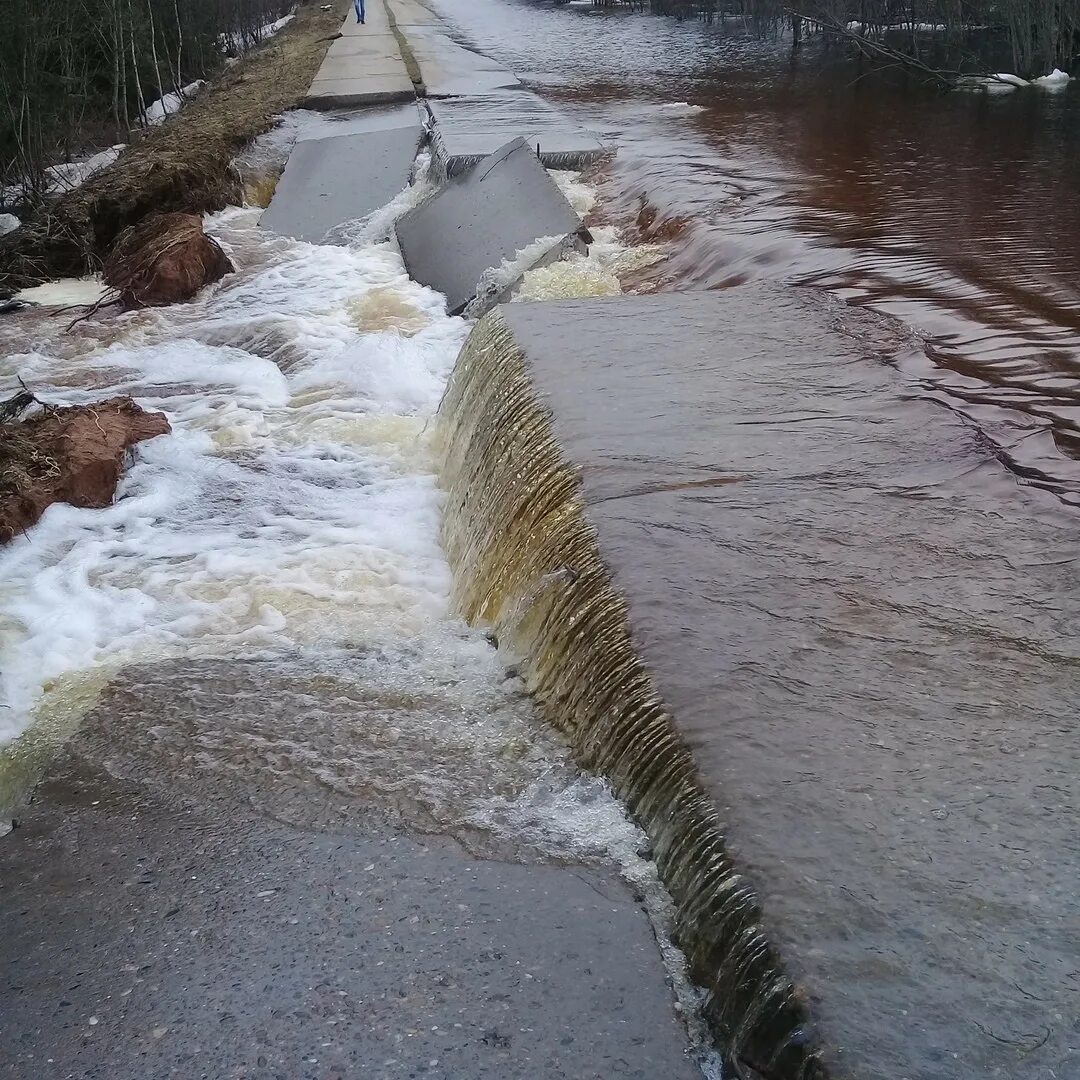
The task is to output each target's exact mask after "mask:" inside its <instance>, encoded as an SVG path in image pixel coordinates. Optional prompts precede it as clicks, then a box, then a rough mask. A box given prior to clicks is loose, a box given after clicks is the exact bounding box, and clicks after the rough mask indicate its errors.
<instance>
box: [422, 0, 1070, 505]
mask: <svg viewBox="0 0 1080 1080" xmlns="http://www.w3.org/2000/svg"><path fill="white" fill-rule="evenodd" d="M435 6H436V7H437V8H438V9H439V11H440V13H441V14H443V15H444V16H445V17H447V18H448V19H450V20H451V21H452V22H453V23H455V24H456V25H457V26H458V27H459V28H460V31H461V33H462V35H463V38H464V39H465V40H469V41H472V42H474V43H475V44H476V45H477V47H479V48H481V49H482V50H483V51H485V52H487V53H489V54H491V55H493V56H494V57H495V58H496V59H497V60H499V61H501V62H502V63H504V64H506V66H508V67H510V68H511V69H513V70H514V71H515V72H516V73H517V74H518V75H519V76H520V77H521V78H523V79H524V80H525V81H526V82H527V83H528V84H530V85H532V86H533V87H535V88H538V89H540V90H541V92H542V93H543V95H544V96H545V97H548V98H550V99H551V100H552V101H555V102H557V103H558V104H559V105H560V106H561V107H563V108H564V109H565V110H566V111H568V112H569V113H570V114H571V115H572V116H573V117H574V119H576V120H577V121H578V122H580V123H582V124H584V125H586V126H588V127H591V128H593V129H594V130H597V131H601V132H603V133H605V134H606V135H607V136H608V137H609V139H610V140H611V141H612V143H614V144H615V145H617V146H618V154H617V156H616V158H615V160H614V162H613V163H612V165H611V167H610V171H609V173H608V175H607V178H606V183H605V185H604V188H603V194H604V197H605V199H606V200H608V205H609V209H610V210H611V212H613V213H615V214H621V215H622V216H623V218H624V219H629V218H633V217H634V216H635V215H637V213H638V211H639V209H640V208H641V206H642V204H645V205H646V206H647V208H648V209H647V215H648V217H649V218H651V219H652V229H653V230H660V234H661V236H664V235H671V234H677V235H676V240H675V242H674V243H673V245H672V248H671V251H670V262H669V266H668V273H669V281H670V284H671V285H672V286H673V287H677V288H715V287H723V286H725V285H731V284H736V283H739V282H742V281H747V280H755V279H762V278H765V279H774V280H776V279H778V280H782V281H787V282H796V283H800V284H808V285H816V286H819V287H823V288H826V289H829V290H831V291H834V292H835V293H837V294H838V295H840V296H842V297H844V298H846V299H849V300H851V301H854V302H858V303H865V304H869V305H872V306H873V307H874V308H875V309H877V310H879V311H882V312H886V313H888V314H890V315H894V316H896V317H897V318H898V319H900V320H902V322H903V323H904V324H905V325H906V326H908V327H909V328H910V329H911V331H912V332H913V333H915V334H917V335H918V336H919V337H920V338H921V339H923V340H924V342H925V344H924V345H923V347H921V348H919V349H916V350H913V351H912V353H911V354H910V355H908V356H905V357H904V358H903V361H902V362H903V364H904V366H905V368H906V369H907V370H908V371H909V372H910V374H911V376H912V377H913V379H914V380H916V381H917V382H918V384H919V385H920V386H921V388H922V390H923V392H924V393H926V394H927V395H929V396H933V397H934V398H935V399H937V400H939V401H941V402H942V403H943V404H945V405H946V406H947V407H949V408H952V409H955V410H957V411H959V412H961V413H962V414H963V415H964V416H966V417H969V418H970V419H971V420H972V422H974V423H976V424H977V425H978V426H979V427H980V428H981V429H982V430H983V431H984V432H985V433H986V435H987V437H988V438H990V439H991V441H992V442H993V443H994V445H995V446H996V447H998V449H999V451H1000V453H1001V455H1002V459H1003V460H1004V461H1006V462H1007V463H1008V464H1009V466H1010V468H1012V469H1013V470H1014V472H1015V474H1016V475H1017V477H1018V478H1021V479H1022V480H1023V481H1024V482H1025V483H1032V484H1038V485H1041V486H1045V487H1046V488H1048V489H1050V490H1051V491H1053V492H1055V493H1057V494H1058V496H1059V497H1060V498H1061V499H1062V500H1063V501H1066V502H1069V503H1075V502H1076V501H1077V500H1080V465H1078V464H1077V458H1078V457H1080V427H1078V424H1077V421H1078V413H1077V405H1078V403H1080V393H1078V386H1080V384H1078V380H1077V376H1078V373H1080V366H1078V364H1080V245H1078V244H1077V242H1076V241H1077V238H1078V237H1080V171H1078V169H1077V165H1078V163H1080V86H1078V85H1077V84H1074V85H1073V86H1071V87H1070V88H1068V89H1067V90H1065V91H1063V92H1060V93H1050V92H1046V91H1041V90H1037V89H1035V88H1030V89H1027V90H1023V91H1020V90H1016V91H1005V92H997V93H989V94H987V93H983V92H978V93H971V92H953V93H948V94H946V93H942V92H940V91H939V90H938V89H937V88H936V87H934V86H929V85H926V84H923V83H920V82H918V81H916V80H913V79H909V78H905V77H903V76H902V75H897V73H895V72H890V73H886V74H885V75H884V76H881V75H868V74H867V73H866V71H864V70H860V69H859V68H857V67H856V66H854V65H852V64H849V63H846V62H841V61H840V60H838V59H830V58H828V57H824V58H823V57H822V56H821V54H820V52H819V51H817V50H815V48H813V47H809V48H807V49H806V50H805V51H804V52H803V53H802V54H801V55H800V56H799V58H798V59H797V60H795V61H792V60H791V57H790V54H789V51H788V49H787V48H786V47H785V46H784V45H778V44H775V43H772V42H761V41H758V40H756V39H754V38H748V37H747V36H745V35H742V34H739V33H737V30H738V24H734V23H728V24H726V28H725V27H719V26H704V25H703V24H701V23H698V22H678V21H676V20H674V19H671V18H664V17H659V16H650V15H640V14H631V13H627V12H610V11H604V10H602V9H594V8H592V7H591V6H587V5H583V6H579V5H577V4H572V5H569V6H567V7H554V6H552V5H549V4H547V3H543V2H539V3H536V2H530V0H455V2H454V3H453V4H450V3H444V2H441V0H440V2H438V3H436V5H435ZM684 106H685V107H684ZM654 214H655V216H654Z"/></svg>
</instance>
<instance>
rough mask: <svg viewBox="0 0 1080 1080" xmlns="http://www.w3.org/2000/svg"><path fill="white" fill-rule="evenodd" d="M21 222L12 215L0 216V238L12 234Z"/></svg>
mask: <svg viewBox="0 0 1080 1080" xmlns="http://www.w3.org/2000/svg"><path fill="white" fill-rule="evenodd" d="M21 224H22V222H21V221H20V220H19V219H18V218H17V217H16V216H15V215H14V214H0V236H3V235H4V234H5V233H9V232H14V231H15V230H16V229H17V228H18V227H19V226H20V225H21Z"/></svg>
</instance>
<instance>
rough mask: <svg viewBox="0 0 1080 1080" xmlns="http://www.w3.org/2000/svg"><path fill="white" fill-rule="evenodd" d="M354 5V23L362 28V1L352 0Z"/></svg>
mask: <svg viewBox="0 0 1080 1080" xmlns="http://www.w3.org/2000/svg"><path fill="white" fill-rule="evenodd" d="M353 3H354V4H355V5H356V21H357V22H358V23H359V24H360V25H361V26H363V25H364V0H353Z"/></svg>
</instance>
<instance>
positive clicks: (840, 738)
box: [496, 285, 1080, 1080]
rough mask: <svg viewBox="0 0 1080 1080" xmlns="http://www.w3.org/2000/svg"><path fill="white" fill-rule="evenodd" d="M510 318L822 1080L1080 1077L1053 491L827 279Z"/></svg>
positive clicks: (1073, 844)
mask: <svg viewBox="0 0 1080 1080" xmlns="http://www.w3.org/2000/svg"><path fill="white" fill-rule="evenodd" d="M499 314H500V316H501V318H502V319H503V320H504V321H505V323H506V325H507V326H508V327H509V329H510V330H511V332H512V334H513V338H514V341H515V342H516V344H517V345H518V347H520V349H521V350H522V352H523V353H524V356H525V361H526V366H527V369H528V372H529V374H530V376H531V379H532V381H533V385H534V387H535V390H536V393H537V396H538V398H539V400H540V401H541V402H542V403H543V404H545V405H546V406H547V407H548V408H549V409H550V411H551V414H552V417H553V421H552V423H553V431H554V435H555V437H556V439H557V441H558V443H559V445H560V447H561V449H562V452H563V454H564V455H565V457H566V458H567V460H568V462H569V463H570V464H571V466H572V467H573V468H574V469H575V471H576V472H577V473H578V474H579V475H580V477H581V483H582V487H581V497H582V498H583V499H584V502H585V505H586V516H587V519H588V521H589V523H590V524H591V525H592V526H593V527H594V528H595V529H596V533H597V542H598V547H599V553H600V556H601V559H602V561H603V564H604V565H605V567H606V568H607V570H608V572H609V573H610V574H611V576H612V579H613V582H614V585H615V586H616V588H617V590H618V591H619V592H620V593H621V594H622V596H623V597H624V598H625V600H626V601H627V603H628V620H629V624H630V628H631V631H632V634H633V638H634V641H635V644H636V649H637V653H638V655H639V657H640V658H641V659H642V660H643V661H644V663H645V664H646V666H647V668H648V670H649V671H650V672H651V675H652V677H653V679H654V680H655V685H656V687H657V689H658V690H659V692H660V695H661V697H662V698H663V700H664V703H665V704H666V706H667V707H668V708H669V709H670V710H671V713H672V715H673V716H674V719H675V722H676V725H677V727H678V729H679V730H680V732H681V734H682V736H683V738H684V739H685V740H686V742H687V743H688V744H689V746H690V748H691V749H692V751H693V754H694V757H695V759H696V762H697V765H698V768H699V770H700V773H701V776H702V780H703V783H704V784H705V786H706V788H707V789H708V790H709V792H710V793H711V795H712V798H713V801H714V803H715V805H716V807H717V808H718V809H719V811H720V813H721V816H722V818H723V820H724V824H725V828H726V832H727V837H728V843H729V848H730V850H731V851H732V853H733V857H734V858H735V859H736V862H737V867H738V868H739V869H741V870H742V871H743V872H744V873H745V874H746V875H747V877H748V878H749V879H750V880H751V882H752V883H753V884H754V885H755V886H756V889H757V891H758V894H759V897H760V900H761V904H762V908H763V913H762V916H761V925H762V926H763V928H764V929H765V932H766V933H767V935H768V936H769V937H770V938H771V940H772V941H773V942H774V943H775V944H776V945H777V946H778V947H779V948H780V951H781V955H782V957H783V959H784V961H785V963H786V964H787V966H788V968H789V970H790V972H791V974H792V976H793V978H794V979H795V980H796V982H797V983H798V985H799V986H800V987H801V988H802V994H803V997H804V1000H805V1001H806V1002H807V1003H808V1005H809V1008H810V1011H811V1015H812V1018H813V1019H814V1020H815V1021H816V1027H817V1029H818V1030H819V1032H820V1036H821V1042H822V1045H823V1047H824V1050H825V1052H826V1055H827V1061H828V1064H829V1075H830V1076H835V1077H844V1078H849V1077H851V1078H857V1080H897V1078H899V1077H910V1078H912V1080H972V1078H974V1077H995V1078H1000V1080H1031V1078H1034V1077H1047V1078H1050V1077H1066V1076H1068V1077H1075V1076H1080V1041H1078V1038H1077V1031H1076V1024H1075V1021H1076V1018H1077V1016H1078V1011H1077V1010H1078V998H1077V993H1078V987H1077V982H1076V979H1077V974H1076V973H1077V972H1078V971H1080V924H1078V908H1077V882H1080V839H1078V838H1080V809H1078V808H1080V742H1078V740H1077V738H1076V722H1075V702H1076V700H1077V696H1078V694H1080V679H1078V676H1077V674H1076V668H1075V665H1074V664H1073V663H1072V662H1071V661H1069V662H1065V661H1064V660H1063V656H1064V654H1063V653H1061V652H1060V649H1061V646H1062V639H1061V637H1060V632H1059V631H1060V626H1062V625H1065V624H1066V622H1067V623H1068V624H1070V625H1071V623H1072V621H1074V620H1075V618H1076V610H1077V603H1076V599H1075V596H1073V595H1071V594H1070V592H1069V589H1068V587H1066V586H1063V582H1064V581H1065V580H1066V578H1067V575H1068V573H1070V572H1071V571H1064V570H1063V567H1062V566H1061V565H1060V564H1058V565H1057V567H1056V568H1053V567H1051V566H1050V562H1053V561H1055V558H1054V557H1053V556H1051V557H1049V559H1048V558H1047V553H1048V552H1062V551H1065V550H1070V549H1071V547H1072V545H1073V544H1074V541H1073V540H1072V539H1067V538H1066V536H1065V535H1064V531H1063V530H1062V529H1061V528H1060V526H1058V524H1057V523H1056V522H1055V521H1054V520H1053V519H1052V518H1049V517H1048V519H1041V514H1040V509H1039V508H1040V506H1041V496H1042V493H1041V492H1038V491H1034V490H1033V489H1023V488H1017V487H1016V485H1015V483H1014V482H1013V480H1012V479H1011V478H1010V477H1008V476H1007V474H1006V473H1005V471H1004V469H1003V468H1002V467H1001V465H1000V463H999V462H998V460H997V459H996V457H995V455H994V452H993V447H991V446H989V445H987V444H985V443H984V442H982V441H981V440H980V439H979V437H978V433H977V432H973V431H971V430H970V429H968V428H967V427H966V426H965V425H964V424H963V423H962V422H961V421H960V420H958V419H956V418H955V417H953V416H952V415H950V414H948V413H946V412H945V411H944V410H942V409H940V408H939V407H938V406H937V405H935V404H933V403H931V402H928V401H925V400H919V399H917V398H914V397H913V395H912V394H911V391H910V387H909V385H908V384H907V383H906V381H905V379H904V377H903V376H902V375H901V374H899V373H898V372H897V371H896V370H894V369H893V368H891V367H889V366H888V365H886V364H884V363H882V358H881V357H880V356H878V355H876V346H875V355H870V354H868V353H867V352H866V344H865V343H866V342H867V341H869V340H874V341H875V342H882V343H885V342H889V341H896V339H895V338H893V337H889V336H887V335H889V334H893V333H894V332H893V331H891V330H888V328H887V327H886V326H885V325H884V324H883V323H881V322H880V321H879V320H874V317H872V316H869V315H867V314H864V313H858V312H855V311H852V310H851V309H849V308H847V307H845V306H843V305H835V304H832V303H831V302H830V301H829V300H827V299H826V298H823V297H821V296H820V295H818V294H816V293H814V292H813V291H812V290H800V289H792V288H787V289H785V288H781V287H767V286H763V285H745V286H740V287H738V288H732V289H728V290H724V291H719V292H702V293H679V294H669V295H658V296H650V297H625V298H616V299H608V300H581V301H567V302H560V303H532V304H514V305H508V306H506V307H504V308H501V309H499ZM859 320H863V321H868V322H869V325H866V326H860V327H858V328H855V323H856V321H859ZM875 335H876V336H875ZM882 347H883V348H884V347H885V345H884V344H882ZM893 347H894V348H896V349H897V350H903V349H905V348H907V347H908V345H907V343H906V342H904V341H896V343H895V345H894V346H893ZM502 438H503V437H502V436H501V435H500V441H499V442H498V443H497V445H498V446H499V447H500V453H501V454H505V455H506V456H505V458H504V460H507V461H516V462H520V464H519V466H517V467H520V468H527V465H528V462H527V461H525V460H524V459H521V458H515V457H514V456H513V455H512V454H509V453H508V452H506V451H505V450H504V445H505V444H504V442H503V441H501V440H502ZM508 482H509V481H508ZM515 485H516V489H520V488H522V487H523V486H525V481H524V480H523V479H522V478H521V477H520V476H519V477H518V478H517V479H515V480H514V481H513V483H512V484H511V487H515ZM1003 492H1007V493H1008V495H1007V497H1008V498H1012V499H1019V500H1022V501H1023V502H1024V503H1026V504H1027V505H1028V506H1029V507H1030V513H1024V512H1023V510H1022V509H1021V508H1019V507H1018V508H1017V509H1015V510H1013V511H1012V512H1011V513H1010V515H1006V516H1003V515H1002V514H1001V512H1000V501H1001V499H1002V497H1003ZM540 495H542V492H537V496H538V497H539V496H540ZM496 520H498V519H496ZM1018 555H1019V557H1020V558H1021V559H1022V560H1023V572H1022V573H1018V572H1017V568H1016V567H1017V564H1016V563H1015V561H1014V560H1015V558H1016V557H1017V556H1018ZM1036 566H1038V567H1039V568H1040V569H1039V571H1038V577H1037V579H1033V578H1032V577H1031V574H1032V573H1033V570H1034V568H1035V567H1036ZM1063 573H1064V574H1065V576H1062V574H1063ZM520 584H521V585H522V587H523V588H526V589H527V588H528V587H529V583H528V582H523V583H520ZM1050 597H1053V598H1054V599H1053V614H1052V616H1051V618H1050V619H1049V621H1044V618H1045V616H1046V614H1047V610H1046V607H1045V605H1046V603H1047V602H1048V599H1049V598H1050ZM508 602H509V601H508ZM1062 604H1063V605H1064V607H1062V606H1060V605H1062ZM515 610H516V609H515ZM560 610H561V611H562V615H563V617H564V618H568V617H569V616H571V615H573V609H570V608H567V609H560ZM1062 619H1064V620H1066V622H1061V621H1060V620H1062ZM590 625H591V624H590ZM551 663H553V658H552V657H551V656H548V657H547V658H546V659H545V664H546V665H550V664H551ZM572 664H573V665H574V666H575V668H577V667H579V666H580V662H579V661H578V660H573V661H572ZM605 691H606V688H605ZM566 692H567V694H568V695H569V696H571V698H572V695H570V691H569V690H567V691H566ZM595 696H596V697H597V699H598V700H601V701H604V702H607V700H608V699H607V697H606V696H603V697H601V695H600V694H599V693H598V692H597V693H596V695H595ZM572 700H576V699H574V698H572ZM582 723H583V725H584V726H586V727H588V725H587V724H585V721H582ZM603 726H604V725H602V724H600V725H598V727H600V728H603ZM590 730H591V729H590ZM642 730H643V731H651V730H652V729H651V728H642ZM591 737H592V736H590V738H591ZM589 752H590V754H592V755H598V754H600V753H601V748H597V747H594V746H592V744H590V751H589ZM634 752H635V748H634V747H633V745H632V744H630V745H627V746H626V747H625V749H624V751H623V757H624V758H625V757H629V758H631V759H632V758H633V755H634Z"/></svg>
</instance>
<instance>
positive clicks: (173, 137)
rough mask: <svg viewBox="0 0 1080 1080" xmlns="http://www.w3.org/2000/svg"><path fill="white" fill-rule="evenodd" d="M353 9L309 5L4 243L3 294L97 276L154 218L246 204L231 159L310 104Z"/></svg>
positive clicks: (344, 0)
mask: <svg viewBox="0 0 1080 1080" xmlns="http://www.w3.org/2000/svg"><path fill="white" fill-rule="evenodd" d="M349 7H350V0H334V2H333V3H331V4H324V3H319V2H317V0H307V2H305V3H302V4H301V5H300V7H299V8H298V9H297V13H296V18H295V19H294V20H293V22H292V23H290V24H289V26H287V27H286V28H285V29H284V30H283V31H282V32H281V33H280V34H278V35H277V36H276V37H274V38H272V39H271V40H270V41H269V42H268V43H267V44H266V45H264V46H263V47H261V48H260V49H258V50H256V51H255V52H253V53H251V54H250V55H249V56H247V57H245V58H244V59H243V60H242V61H241V62H240V63H238V64H236V65H235V66H234V67H232V68H230V69H229V70H227V71H225V72H224V73H223V74H222V75H221V76H220V78H218V79H216V80H215V81H214V82H213V84H212V85H210V86H208V87H207V88H206V89H205V90H204V91H203V92H202V93H200V94H199V96H198V97H197V98H196V99H195V100H194V101H192V102H191V103H190V104H189V105H187V106H186V107H185V108H184V109H183V110H182V111H181V112H180V113H179V114H178V115H177V116H175V117H174V118H172V119H171V120H169V122H168V123H166V124H163V125H161V126H160V127H158V128H154V129H152V130H151V131H149V132H148V133H147V134H145V135H144V136H142V137H140V138H139V139H138V141H136V142H133V143H132V145H131V146H130V147H129V148H128V149H127V150H125V151H124V153H123V154H122V155H121V156H120V158H119V159H118V160H117V161H116V163H115V164H113V165H111V166H109V167H108V168H106V169H103V170H102V171H101V172H99V173H97V174H95V175H94V176H92V177H91V178H90V179H89V180H88V181H87V182H86V183H85V184H83V185H82V186H81V187H79V188H77V189H76V190H75V191H72V192H69V193H68V194H67V195H64V196H62V197H61V198H60V199H59V200H57V201H56V202H55V203H52V204H50V205H49V207H48V208H47V210H43V211H42V212H41V213H40V214H39V216H38V217H37V219H35V220H31V221H28V222H27V223H26V224H24V225H23V227H22V228H20V229H17V230H15V232H13V233H9V234H8V235H7V236H4V237H2V238H0V288H3V287H6V288H10V289H22V288H27V287H29V286H33V285H39V284H41V283H42V282H43V281H48V280H50V279H52V278H56V277H68V276H74V275H79V274H82V273H86V272H87V271H91V270H97V269H99V268H100V265H101V262H102V260H103V259H104V258H105V256H106V254H107V253H108V251H109V249H110V248H111V246H112V244H113V241H114V240H115V239H116V237H117V236H118V235H119V234H120V233H121V232H122V231H123V230H124V229H126V228H128V227H129V226H132V225H135V224H137V223H138V222H139V221H140V220H141V219H142V218H143V217H144V216H146V215H147V214H148V213H151V212H153V211H157V212H161V213H168V212H172V211H186V212H188V213H196V214H199V213H204V212H206V211H209V210H220V209H222V208H223V207H224V206H226V205H227V204H228V203H230V202H239V201H240V199H241V192H240V184H239V178H238V177H237V176H236V174H235V172H234V170H233V169H232V168H231V162H232V160H233V158H234V157H235V156H236V155H237V154H238V153H239V152H240V151H241V150H242V149H243V148H244V147H245V146H246V145H247V144H248V143H250V142H251V140H252V139H254V138H255V137H256V136H258V135H261V134H262V133H263V132H265V131H268V130H269V129H270V128H271V127H272V126H273V120H274V117H275V116H276V115H278V114H279V113H281V112H283V111H285V110H287V109H290V108H293V107H295V106H296V105H297V104H298V103H299V102H300V101H302V100H303V98H304V96H305V95H306V94H307V91H308V87H309V86H310V84H311V80H312V78H314V75H315V72H316V71H317V70H318V67H319V64H320V63H322V59H323V56H324V55H325V54H326V50H327V49H328V48H329V46H330V41H331V40H332V39H333V36H334V35H335V34H337V33H338V31H339V30H340V28H341V21H342V19H343V18H344V17H345V12H346V11H347V10H348V8H349ZM324 8H327V9H328V10H324Z"/></svg>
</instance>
